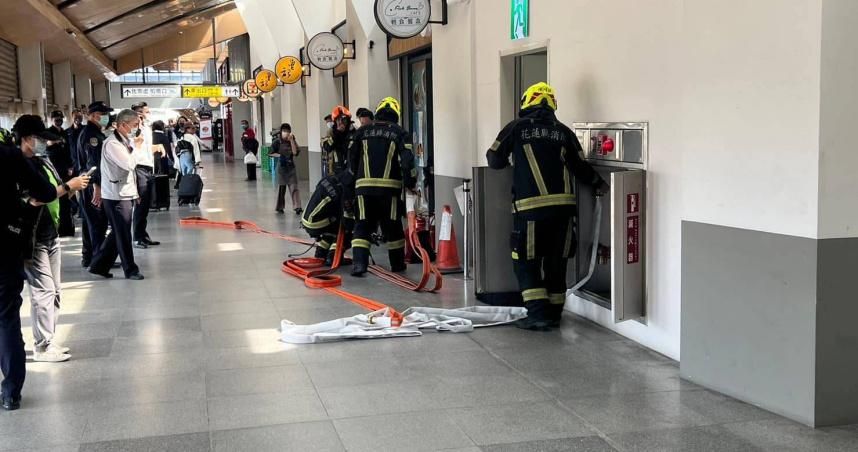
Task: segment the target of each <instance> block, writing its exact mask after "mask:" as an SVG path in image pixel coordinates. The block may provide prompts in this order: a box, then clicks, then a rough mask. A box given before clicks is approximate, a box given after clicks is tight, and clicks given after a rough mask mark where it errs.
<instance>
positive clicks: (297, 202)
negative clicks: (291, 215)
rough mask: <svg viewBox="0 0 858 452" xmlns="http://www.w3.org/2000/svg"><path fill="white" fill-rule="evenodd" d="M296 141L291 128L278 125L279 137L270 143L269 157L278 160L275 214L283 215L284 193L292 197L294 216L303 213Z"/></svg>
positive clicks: (285, 125) (286, 125) (298, 152)
mask: <svg viewBox="0 0 858 452" xmlns="http://www.w3.org/2000/svg"><path fill="white" fill-rule="evenodd" d="M300 153H301V151H300V149H298V141H296V140H295V135H292V126H290V125H289V124H285V123H284V124H281V125H280V135H279V136H278V137H277V138H275V139H274V142H272V143H271V154H269V155H270V156H271V157H274V158H279V161H278V165H277V184H278V185H279V190H278V192H277V207H276V208H275V211H276V212H277V213H283V211H284V209H285V208H286V191H287V190H288V191H289V193H290V196H291V197H292V209H293V211H294V212H295V214H296V215H301V213H302V212H303V211H304V210H303V209H302V208H301V193H300V192H299V191H298V170H297V168H295V157H297V156H298V154H300Z"/></svg>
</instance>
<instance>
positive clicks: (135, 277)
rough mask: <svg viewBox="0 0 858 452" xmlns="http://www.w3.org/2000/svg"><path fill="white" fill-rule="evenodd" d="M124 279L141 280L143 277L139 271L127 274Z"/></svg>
mask: <svg viewBox="0 0 858 452" xmlns="http://www.w3.org/2000/svg"><path fill="white" fill-rule="evenodd" d="M125 279H130V280H132V281H143V279H144V278H143V275H141V274H140V273H135V274H133V275H129V276H127V277H126V278H125Z"/></svg>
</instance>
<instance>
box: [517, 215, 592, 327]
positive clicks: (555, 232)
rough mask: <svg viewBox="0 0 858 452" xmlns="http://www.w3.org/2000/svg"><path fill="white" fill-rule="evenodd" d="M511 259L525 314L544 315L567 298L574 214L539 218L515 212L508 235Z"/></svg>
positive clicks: (572, 251) (573, 253) (573, 252)
mask: <svg viewBox="0 0 858 452" xmlns="http://www.w3.org/2000/svg"><path fill="white" fill-rule="evenodd" d="M510 245H511V247H512V262H513V269H514V270H515V276H516V278H517V279H518V285H519V288H520V289H521V294H522V297H523V298H524V304H525V306H526V307H527V311H528V315H532V316H535V317H540V316H544V315H547V314H548V312H549V310H550V308H549V306H553V307H554V309H558V308H559V309H562V307H563V304H564V303H565V302H566V266H567V263H568V261H569V258H570V257H573V256H574V255H575V246H576V237H575V224H574V218H573V217H572V216H571V215H560V216H554V217H549V218H546V219H540V220H526V219H523V218H520V217H518V216H516V217H515V218H514V219H513V232H512V237H511V238H510Z"/></svg>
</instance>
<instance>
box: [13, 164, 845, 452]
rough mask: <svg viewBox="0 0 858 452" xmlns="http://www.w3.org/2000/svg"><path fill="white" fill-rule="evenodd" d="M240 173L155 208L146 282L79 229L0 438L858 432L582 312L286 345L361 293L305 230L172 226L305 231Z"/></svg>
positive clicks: (210, 446) (100, 441)
mask: <svg viewBox="0 0 858 452" xmlns="http://www.w3.org/2000/svg"><path fill="white" fill-rule="evenodd" d="M243 173H244V167H243V165H240V164H235V165H225V164H223V163H222V162H220V161H215V160H214V159H213V158H212V157H211V156H207V157H206V163H205V169H204V170H203V175H204V177H205V179H206V181H205V182H206V192H205V193H204V197H203V204H202V206H200V208H199V209H197V208H190V207H176V206H175V197H174V198H173V203H174V204H173V208H171V210H170V211H169V212H157V213H153V214H152V216H151V218H152V224H151V227H150V233H151V235H152V237H153V238H154V239H156V240H160V241H162V242H163V245H162V246H160V247H156V248H151V249H149V250H144V251H139V250H136V254H137V256H138V259H139V264H140V267H141V269H142V271H143V273H144V274H145V275H146V280H145V281H142V282H132V281H126V280H124V279H121V278H117V279H114V280H103V279H98V278H91V277H90V275H88V274H87V273H85V272H84V271H83V270H82V269H81V268H80V265H79V264H80V258H79V248H80V244H79V240H70V241H67V242H65V243H64V250H63V259H64V261H63V276H64V294H63V295H64V297H63V306H62V311H61V319H60V320H61V326H60V328H59V334H60V338H61V340H63V341H64V342H65V344H66V345H68V346H69V347H71V349H72V354H73V359H72V361H70V362H68V363H63V364H43V363H28V378H27V383H26V387H25V392H24V400H23V408H22V409H21V410H20V411H16V412H8V413H7V412H3V413H0V450H25V449H31V450H50V451H63V452H65V451H77V450H80V451H115V450H122V451H135V450H145V451H187V452H194V451H209V450H215V451H253V452H264V451H340V450H349V451H382V450H391V451H410V450H461V451H479V450H485V451H612V450H620V451H662V450H677V451H686V452H687V451H750V450H772V451H855V450H858V427H851V428H850V427H843V428H836V429H825V430H816V431H814V430H811V429H808V428H805V427H802V426H800V425H798V424H795V423H792V422H790V421H786V420H784V419H782V418H779V417H777V416H775V415H772V414H770V413H767V412H765V411H762V410H760V409H757V408H754V407H752V406H749V405H746V404H743V403H740V402H738V401H735V400H732V399H730V398H728V397H725V396H722V395H719V394H716V393H713V392H710V391H707V390H703V389H701V388H700V387H697V386H695V385H693V384H691V383H688V382H683V381H681V380H680V379H679V377H678V369H677V366H676V363H674V362H672V361H671V360H669V359H667V358H665V357H663V356H660V355H658V354H655V353H652V352H649V351H647V350H646V349H644V348H642V347H640V346H638V345H636V344H634V343H632V342H630V341H628V340H625V339H624V338H622V337H620V336H618V335H615V334H613V333H611V332H609V331H607V330H605V329H603V328H600V327H598V326H596V325H594V324H592V323H589V322H587V321H583V320H580V319H577V320H576V319H574V318H573V317H572V316H571V315H568V316H567V318H566V321H565V326H564V328H563V329H562V330H561V331H555V332H551V333H529V332H522V331H519V330H517V329H515V328H511V327H499V328H491V329H485V330H480V331H476V332H474V333H472V334H462V335H453V334H426V335H425V336H424V337H418V338H407V339H386V340H378V341H365V342H345V343H336V344H323V345H305V346H294V345H286V344H282V343H279V342H278V341H277V337H278V333H277V327H278V324H279V322H280V319H282V318H288V319H290V320H292V321H294V322H297V323H308V322H318V321H323V320H329V319H333V318H337V317H342V316H347V315H352V314H355V313H357V312H360V311H359V309H358V308H356V307H355V306H353V305H351V304H349V303H347V302H345V301H343V300H340V299H338V298H335V297H332V296H330V295H327V294H325V293H321V292H318V291H313V290H310V289H307V288H305V287H304V286H303V285H302V284H301V283H300V282H299V281H297V280H295V279H292V278H291V277H288V276H285V275H283V274H282V273H281V272H280V269H279V265H280V262H281V261H283V260H284V259H285V257H286V255H287V254H288V253H297V252H301V251H303V249H302V247H301V246H297V245H291V244H288V243H285V242H281V241H277V240H273V239H270V238H266V237H260V236H256V235H251V234H242V233H237V232H233V231H219V230H193V229H182V228H180V227H179V225H178V219H179V218H180V217H182V216H187V215H197V214H200V215H203V216H206V217H209V218H212V219H222V220H231V219H249V220H253V221H256V222H258V223H259V224H260V225H262V226H263V227H265V228H268V229H271V230H277V231H281V232H284V233H289V234H293V235H301V231H299V230H298V221H297V218H296V217H295V216H294V215H291V214H287V215H285V216H278V215H276V214H275V213H274V194H275V191H274V188H273V186H272V182H271V180H270V179H266V178H265V173H261V174H262V179H260V180H259V181H258V182H257V183H249V182H245V181H244V180H243V177H244V175H243ZM302 197H303V199H304V200H305V201H306V199H308V197H309V193H307V190H306V188H305V190H304V191H303V193H302ZM376 254H381V253H376ZM345 283H346V288H347V289H348V290H350V291H353V292H356V293H359V294H364V295H371V296H372V297H373V298H375V299H378V300H380V301H383V302H386V303H388V304H391V305H393V306H394V307H397V308H404V307H407V306H411V305H443V306H461V305H463V304H465V303H466V301H465V300H466V299H469V296H468V295H467V294H468V293H469V292H471V288H469V287H467V286H464V285H463V283H462V281H461V280H456V279H455V278H448V279H447V280H446V281H445V283H446V287H445V290H444V292H443V293H442V294H440V295H420V296H416V295H415V294H412V293H407V292H404V291H402V290H399V289H395V288H392V287H390V286H389V285H387V284H385V283H382V282H380V281H379V280H378V279H377V278H373V277H368V278H365V279H363V280H358V281H355V280H354V279H352V278H349V277H347V276H346V277H345ZM27 303H28V302H27V301H25V308H24V309H23V310H22V316H23V317H24V322H25V325H26V326H25V338H26V340H27V341H28V347H29V346H31V345H32V338H31V334H30V327H29V325H30V322H29V307H28V304H27Z"/></svg>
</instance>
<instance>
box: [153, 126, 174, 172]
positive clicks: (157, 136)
mask: <svg viewBox="0 0 858 452" xmlns="http://www.w3.org/2000/svg"><path fill="white" fill-rule="evenodd" d="M172 141H173V140H172V139H171V137H170V134H169V133H167V127H166V126H165V125H164V121H155V122H153V123H152V146H159V145H160V146H162V147H163V148H164V152H163V153H162V154H160V155H156V156H155V174H167V175H169V174H170V171H171V169H172V168H173V164H174V162H175V161H176V156H175V155H173V142H172Z"/></svg>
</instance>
